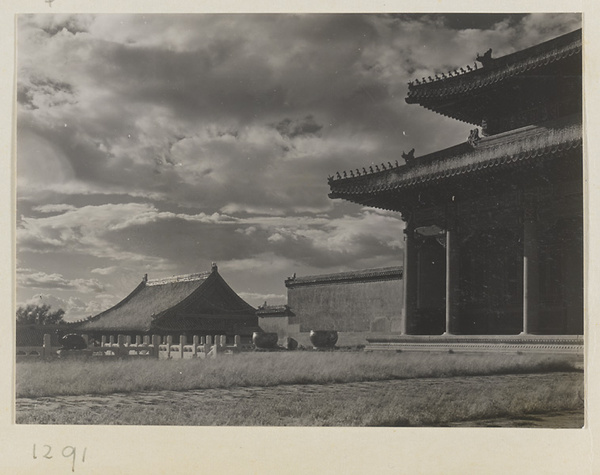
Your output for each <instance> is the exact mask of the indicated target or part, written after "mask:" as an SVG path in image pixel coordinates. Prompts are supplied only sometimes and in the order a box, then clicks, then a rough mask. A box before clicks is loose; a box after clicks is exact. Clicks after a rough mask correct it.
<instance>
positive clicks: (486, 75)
mask: <svg viewBox="0 0 600 475" xmlns="http://www.w3.org/2000/svg"><path fill="white" fill-rule="evenodd" d="M581 49H582V39H581V30H576V31H573V32H571V33H568V34H566V35H563V36H559V37H558V38H554V39H552V40H550V41H546V42H544V43H540V44H538V45H535V46H532V47H531V48H527V49H524V50H521V51H517V52H516V53H512V54H509V55H506V56H502V57H500V58H495V59H492V60H491V61H490V63H489V64H487V65H486V66H484V67H480V68H478V69H476V70H473V69H472V68H470V67H469V71H468V72H465V73H464V74H457V75H454V76H451V77H442V78H439V77H438V78H437V79H433V80H430V81H429V82H421V83H418V84H417V83H410V84H409V91H408V96H407V97H406V102H407V103H409V104H415V103H422V102H431V101H432V100H435V99H437V98H451V97H457V96H462V95H469V94H473V92H474V91H475V90H477V89H482V88H485V87H488V86H492V85H496V84H497V83H499V82H501V81H505V80H506V79H509V78H511V77H514V76H518V75H521V74H524V73H529V72H531V71H534V70H535V69H538V68H540V67H543V66H547V65H549V64H552V63H555V62H557V61H561V60H563V59H565V58H568V57H570V56H573V55H576V54H580V53H581ZM463 70H464V69H463ZM425 81H426V80H425Z"/></svg>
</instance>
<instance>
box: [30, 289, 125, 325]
mask: <svg viewBox="0 0 600 475" xmlns="http://www.w3.org/2000/svg"><path fill="white" fill-rule="evenodd" d="M113 303H114V297H112V296H111V295H108V294H101V295H96V296H95V297H94V299H93V300H89V301H87V302H86V301H84V300H82V299H80V298H76V297H68V298H61V297H57V296H56V295H53V294H36V295H34V296H32V297H31V298H29V299H27V300H25V301H23V302H20V303H19V304H18V306H25V305H29V304H33V305H44V304H45V305H49V306H50V307H51V308H52V310H58V309H63V310H64V311H65V315H64V317H63V318H64V319H65V320H66V321H67V322H72V321H77V320H81V319H83V318H87V317H89V316H92V315H96V314H97V313H99V312H100V311H102V310H105V309H107V308H109V307H110V306H112V305H113Z"/></svg>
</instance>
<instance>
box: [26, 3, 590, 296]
mask: <svg viewBox="0 0 600 475" xmlns="http://www.w3.org/2000/svg"><path fill="white" fill-rule="evenodd" d="M580 20H581V18H580V15H578V14H535V15H523V14H520V15H502V14H498V15H483V16H473V15H458V16H457V15H454V16H453V15H432V14H418V15H407V14H404V15H369V14H367V15H362V14H346V15H60V14H58V15H52V14H46V15H20V16H19V19H18V35H19V37H18V42H17V45H18V65H17V69H18V71H17V83H18V84H17V99H18V106H17V114H18V119H17V120H18V122H17V129H18V130H17V132H18V133H17V215H18V216H19V219H18V223H17V251H18V256H17V258H18V260H19V264H20V266H21V267H23V268H28V269H30V270H29V271H27V272H26V273H24V274H23V275H22V276H21V277H20V278H21V280H20V281H19V295H27V296H28V297H30V296H31V295H32V293H31V292H32V291H31V289H35V288H44V289H46V288H54V289H57V291H62V292H67V291H72V292H78V293H77V295H76V297H77V298H83V297H84V296H85V295H88V296H94V292H96V291H97V290H99V289H100V287H102V286H103V287H104V288H107V289H109V288H111V289H123V288H127V287H128V286H129V285H135V282H134V281H133V280H131V281H130V280H127V279H129V278H130V274H136V275H137V274H142V275H143V273H144V272H151V273H152V274H153V275H156V274H161V273H166V274H173V273H185V272H194V271H196V270H200V269H208V268H210V267H209V266H210V262H211V261H214V260H218V261H219V263H220V268H221V269H223V270H224V271H225V272H231V279H232V282H233V283H234V284H235V286H236V288H237V289H240V291H242V292H246V293H248V294H250V293H257V294H265V295H267V294H275V295H277V293H278V292H279V289H280V288H281V285H282V276H285V275H286V274H291V273H292V272H293V271H294V270H298V272H304V271H306V272H311V273H319V272H331V271H336V270H346V269H351V268H360V266H378V265H386V264H388V263H389V262H394V263H396V262H399V259H400V249H401V246H402V241H401V237H402V234H401V231H402V227H403V224H402V222H401V220H400V219H399V216H398V215H396V214H393V213H381V212H378V211H375V210H369V209H361V208H360V207H358V206H355V205H351V204H348V203H340V202H337V201H332V200H330V199H329V198H328V197H327V193H328V184H327V176H328V175H331V174H334V173H335V172H336V171H342V170H349V169H356V168H362V167H363V166H365V167H369V166H370V165H372V164H380V163H382V162H387V161H390V162H392V163H394V161H395V160H397V159H400V153H401V152H402V150H405V151H407V150H410V149H411V148H415V149H416V152H417V155H421V154H424V153H428V152H432V151H435V150H437V149H440V148H442V147H446V146H449V145H454V144H456V143H458V142H462V141H464V140H465V139H466V137H467V136H468V131H469V126H468V125H466V124H462V123H460V122H457V121H453V120H450V119H448V118H445V117H442V116H440V115H437V114H434V113H432V112H430V111H427V110H425V109H423V108H419V107H416V106H408V105H407V104H406V103H405V101H404V98H405V96H406V92H407V83H408V81H409V80H412V79H415V78H418V77H422V76H428V75H432V74H435V73H438V72H442V71H447V70H448V69H454V68H456V67H460V66H464V65H466V64H471V63H472V62H473V61H474V58H475V56H476V54H477V53H478V52H480V53H481V52H483V51H485V50H486V49H487V48H490V47H491V48H493V51H494V55H495V56H498V55H502V54H507V53H510V52H513V51H515V50H516V49H521V48H525V47H528V46H531V45H533V44H536V43H538V42H540V41H544V40H547V39H550V38H552V37H554V36H557V35H560V34H562V33H565V32H567V31H571V30H573V29H575V28H577V27H579V26H580ZM293 269H294V270H293ZM89 273H92V274H93V275H94V276H95V277H97V279H98V281H97V282H99V284H100V285H97V286H96V287H97V288H94V284H93V282H94V279H89ZM66 275H69V276H74V275H77V276H79V283H78V284H77V283H76V282H77V280H76V279H67V278H65V277H64V276H66ZM257 275H258V276H260V277H259V278H256V277H255V276H257ZM119 276H120V277H119ZM117 278H121V279H123V282H120V284H121V285H116V283H117V280H116V279H117ZM131 279H133V277H131ZM136 279H137V277H136ZM125 281H126V284H124V282H125ZM250 284H251V285H253V286H255V288H249V287H248V286H249V285H250ZM35 285H46V286H52V285H53V286H54V287H35ZM111 286H112V287H111ZM116 292H121V291H120V290H118V291H116ZM119 296H120V297H122V295H119ZM74 298H75V294H74ZM94 299H95V300H94ZM90 300H94V301H97V297H95V296H94V298H93V299H91V297H90Z"/></svg>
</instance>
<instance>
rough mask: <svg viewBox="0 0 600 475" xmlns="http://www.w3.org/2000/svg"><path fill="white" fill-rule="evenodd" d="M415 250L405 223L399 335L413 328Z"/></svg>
mask: <svg viewBox="0 0 600 475" xmlns="http://www.w3.org/2000/svg"><path fill="white" fill-rule="evenodd" d="M415 250H416V248H415V237H414V229H413V227H412V226H411V225H410V224H408V223H407V225H406V228H405V229H404V265H403V268H402V283H403V289H404V295H403V299H404V301H403V311H402V313H403V315H402V322H401V326H400V333H401V334H402V335H408V334H410V333H411V331H412V328H413V327H414V325H412V322H411V318H413V316H414V311H415V299H416V290H417V267H416V265H417V259H416V255H415Z"/></svg>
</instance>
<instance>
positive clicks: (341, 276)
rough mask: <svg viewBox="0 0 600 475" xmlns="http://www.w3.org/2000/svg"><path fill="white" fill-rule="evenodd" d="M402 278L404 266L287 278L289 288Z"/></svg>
mask: <svg viewBox="0 0 600 475" xmlns="http://www.w3.org/2000/svg"><path fill="white" fill-rule="evenodd" d="M401 278H402V267H399V266H398V267H382V268H379V269H363V270H357V271H350V272H338V273H336V274H321V275H309V276H305V277H291V278H288V279H286V280H285V286H286V287H287V288H293V287H298V286H305V285H317V284H334V283H344V282H345V283H351V282H368V281H376V280H393V279H401Z"/></svg>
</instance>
